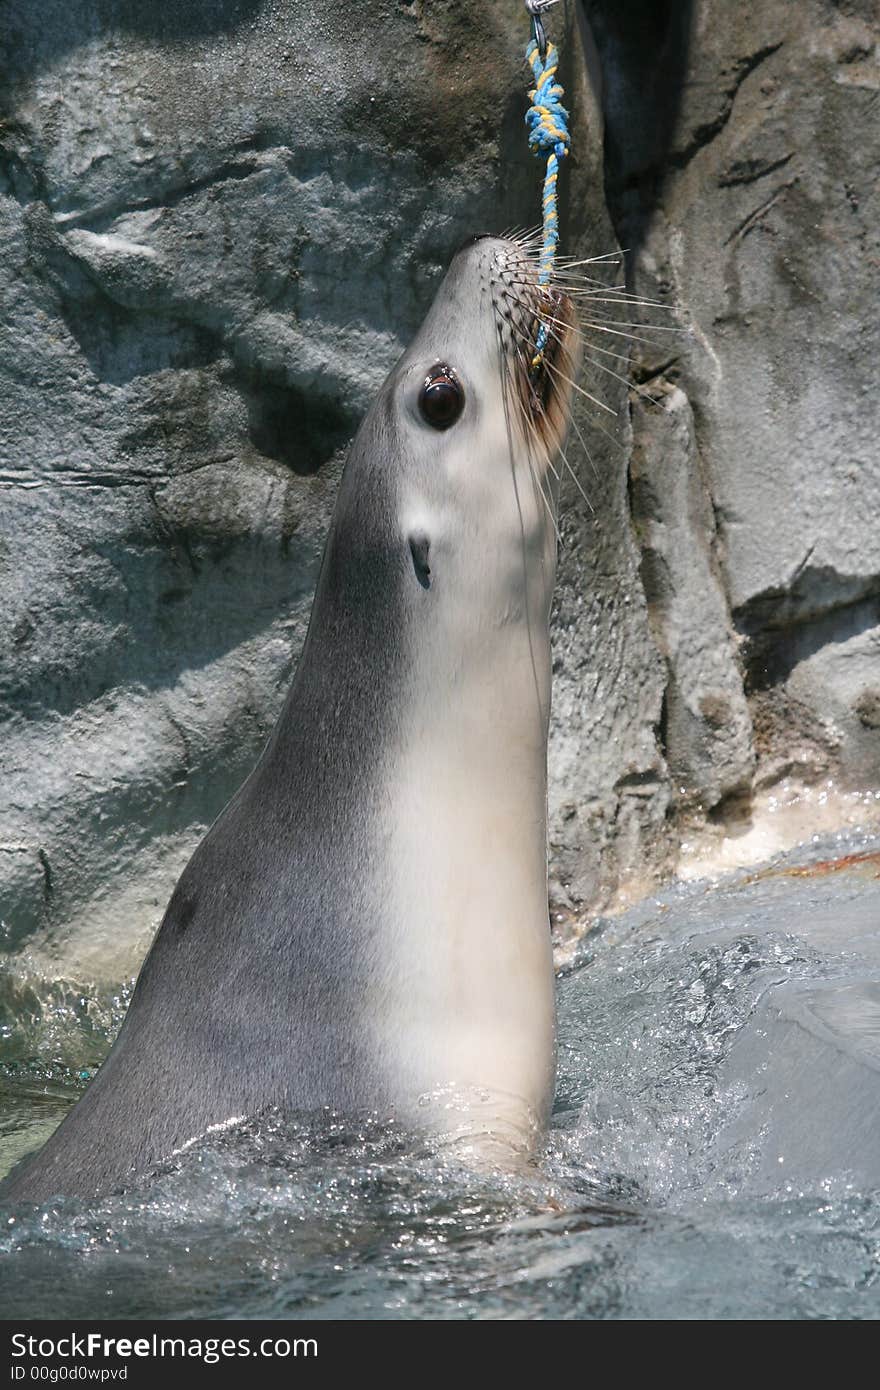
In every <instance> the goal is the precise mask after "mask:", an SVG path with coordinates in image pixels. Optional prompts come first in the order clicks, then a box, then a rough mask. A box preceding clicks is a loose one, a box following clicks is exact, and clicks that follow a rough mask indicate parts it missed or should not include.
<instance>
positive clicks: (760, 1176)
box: [0, 837, 880, 1319]
mask: <svg viewBox="0 0 880 1390" xmlns="http://www.w3.org/2000/svg"><path fill="white" fill-rule="evenodd" d="M846 855H854V856H856V857H855V858H853V859H851V860H850V861H849V862H847V861H846V860H845V859H844V858H843V856H846ZM829 861H833V862H829ZM559 999H560V1078H559V1087H558V1096H557V1104H556V1110H555V1114H554V1119H553V1124H552V1127H551V1131H550V1134H549V1136H548V1141H547V1145H546V1150H545V1153H544V1155H543V1157H542V1160H541V1163H540V1165H539V1166H538V1167H537V1168H536V1170H535V1172H534V1173H533V1174H532V1175H531V1176H523V1175H518V1176H509V1175H508V1176H487V1175H481V1176H475V1175H474V1174H473V1173H471V1172H469V1171H467V1170H466V1169H464V1168H462V1167H461V1166H459V1165H457V1164H456V1162H455V1161H454V1160H453V1159H452V1158H450V1156H449V1155H448V1154H444V1153H443V1152H442V1151H438V1150H437V1149H436V1147H432V1146H431V1145H430V1144H428V1143H426V1142H424V1141H419V1140H417V1139H413V1138H412V1137H411V1136H408V1135H406V1134H405V1133H402V1132H400V1131H398V1130H395V1129H393V1128H390V1127H388V1126H386V1125H380V1124H378V1123H377V1122H375V1121H371V1120H365V1121H363V1122H361V1123H358V1124H356V1125H354V1124H352V1123H351V1122H348V1123H347V1124H346V1123H345V1122H343V1121H341V1120H340V1119H338V1118H335V1117H332V1116H327V1115H323V1116H318V1117H300V1118H298V1119H295V1120H290V1119H286V1120H285V1119H282V1118H281V1117H272V1118H270V1119H267V1120H263V1121H262V1122H261V1123H259V1124H247V1125H244V1126H242V1127H240V1128H238V1129H236V1130H231V1131H228V1132H226V1133H225V1134H220V1135H215V1136H212V1137H211V1138H210V1139H208V1140H206V1141H203V1142H202V1143H201V1144H199V1145H197V1146H195V1147H193V1148H192V1149H190V1150H189V1151H188V1152H187V1153H185V1154H183V1155H182V1156H181V1157H180V1158H179V1159H177V1160H175V1161H174V1163H173V1164H170V1165H168V1166H167V1167H166V1169H165V1170H164V1171H162V1172H161V1173H160V1174H159V1175H158V1176H157V1177H156V1178H155V1179H154V1180H153V1181H152V1182H151V1183H149V1184H147V1185H145V1186H144V1187H143V1189H142V1190H140V1191H138V1192H131V1193H129V1194H127V1195H125V1196H121V1197H114V1198H108V1199H105V1200H103V1201H101V1202H98V1203H93V1204H90V1205H84V1204H82V1203H77V1202H64V1203H56V1204H54V1205H52V1206H51V1207H48V1208H46V1209H40V1208H37V1209H34V1208H32V1207H24V1206H22V1207H18V1208H14V1207H8V1206H7V1207H4V1208H2V1209H0V1250H2V1253H3V1259H2V1261H0V1283H2V1288H0V1300H2V1306H3V1308H4V1316H5V1317H7V1318H14V1317H19V1316H21V1317H40V1316H43V1317H48V1316H54V1317H62V1318H85V1317H101V1316H103V1317H117V1318H119V1317H172V1318H190V1317H209V1318H224V1317H245V1318H248V1317H267V1318H290V1317H310V1318H351V1319H365V1318H385V1319H397V1318H432V1319H448V1318H489V1319H496V1318H500V1319H507V1318H514V1319H520V1318H553V1319H571V1318H586V1319H593V1318H595V1319H616V1318H627V1319H630V1318H652V1319H653V1318H689V1319H694V1318H697V1319H702V1318H715V1319H717V1318H750V1319H755V1318H757V1319H781V1318H810V1319H811V1318H854V1319H862V1318H876V1317H877V1316H880V1133H878V1131H880V1124H878V1115H880V1105H878V1101H880V842H878V841H876V840H875V841H870V840H868V839H866V838H862V839H858V838H857V837H856V838H854V837H851V838H850V839H849V840H848V841H846V842H843V841H836V842H832V841H829V842H826V843H824V844H820V845H816V846H815V847H814V848H813V849H812V850H811V851H810V853H809V854H808V855H805V854H804V852H803V851H802V852H801V853H800V855H799V856H798V855H796V856H791V857H790V858H789V859H787V860H780V861H779V862H778V863H777V864H775V865H773V866H770V867H769V868H768V869H767V870H764V871H762V872H761V873H758V874H754V873H752V874H745V873H740V874H739V875H736V876H734V877H732V878H730V879H727V880H725V881H724V882H723V883H721V884H719V885H715V886H713V887H708V886H707V885H706V884H704V883H696V884H690V885H687V886H678V887H675V888H671V889H669V890H668V891H666V892H665V893H664V894H662V895H661V896H660V897H658V898H657V899H654V900H651V901H650V902H647V903H643V904H641V905H640V906H639V907H638V908H635V909H633V910H632V911H630V912H629V913H627V914H625V915H624V916H623V917H620V918H617V919H614V920H608V921H605V922H602V923H600V924H599V926H598V927H597V929H596V930H595V931H594V932H593V933H592V934H591V935H590V936H589V937H588V938H587V939H586V940H585V941H584V942H583V943H582V944H581V947H580V951H579V955H578V956H577V958H576V959H575V961H574V962H573V964H572V965H571V966H569V967H568V968H566V970H565V971H564V972H563V974H562V977H561V978H560V981H559ZM125 1002H126V995H125V994H124V993H118V994H115V995H114V994H112V993H111V994H108V995H107V996H106V997H98V996H94V997H93V996H90V995H89V994H88V992H83V991H78V990H75V989H73V988H68V987H65V986H61V985H59V986H56V987H55V988H54V989H53V991H52V993H51V995H50V996H48V997H46V996H39V995H38V994H37V993H35V992H34V990H33V989H32V988H31V987H30V986H28V985H27V984H26V983H22V982H19V983H18V984H13V983H9V982H7V986H6V996H5V997H4V998H3V999H2V1000H0V1018H2V1022H3V1025H4V1029H3V1037H4V1043H3V1049H4V1050H3V1057H4V1058H5V1062H4V1067H3V1083H2V1084H3V1092H2V1121H0V1151H2V1154H3V1157H4V1161H5V1164H6V1165H7V1166H8V1164H9V1163H10V1162H11V1161H12V1160H13V1159H14V1157H15V1156H16V1155H17V1154H18V1153H20V1152H23V1151H24V1150H25V1149H26V1148H29V1147H32V1146H33V1144H34V1143H36V1142H38V1141H39V1140H40V1139H42V1138H43V1137H45V1135H46V1134H48V1133H49V1132H50V1130H51V1128H52V1127H53V1126H54V1124H56V1123H57V1122H58V1120H59V1119H60V1117H61V1115H62V1114H63V1113H64V1110H65V1108H66V1107H67V1106H68V1105H69V1104H70V1103H71V1102H72V1100H73V1099H74V1098H75V1097H76V1095H77V1094H78V1093H79V1091H80V1090H81V1089H82V1087H83V1085H84V1084H85V1077H84V1075H83V1073H87V1072H88V1071H90V1070H91V1068H92V1067H93V1066H95V1065H96V1064H97V1062H98V1061H99V1060H100V1055H101V1053H102V1052H103V1051H104V1050H105V1049H106V1047H107V1045H108V1042H109V1039H110V1037H111V1036H112V1034H113V1031H114V1030H115V1028H116V1027H117V1026H118V1021H119V1017H120V1016H121V1013H122V1011H123V1009H124V1006H125Z"/></svg>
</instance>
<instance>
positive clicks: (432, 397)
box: [419, 367, 464, 430]
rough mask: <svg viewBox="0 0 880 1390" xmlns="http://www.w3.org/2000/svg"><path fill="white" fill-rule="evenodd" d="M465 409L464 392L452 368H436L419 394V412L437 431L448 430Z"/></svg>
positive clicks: (426, 379) (426, 378)
mask: <svg viewBox="0 0 880 1390" xmlns="http://www.w3.org/2000/svg"><path fill="white" fill-rule="evenodd" d="M463 409H464V391H462V389H461V386H460V384H459V382H458V380H457V379H456V376H455V373H454V372H453V370H452V368H451V367H435V368H434V370H433V371H432V372H431V373H430V375H428V376H426V377H425V384H424V386H423V387H422V389H421V391H420V392H419V410H420V411H421V412H422V415H423V416H424V418H425V419H426V420H427V422H428V424H429V425H432V426H433V427H434V429H435V430H448V429H449V426H450V425H454V424H455V422H456V420H457V419H458V417H459V415H460V414H461V412H462V410H463Z"/></svg>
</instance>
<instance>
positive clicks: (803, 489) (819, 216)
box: [0, 0, 880, 976]
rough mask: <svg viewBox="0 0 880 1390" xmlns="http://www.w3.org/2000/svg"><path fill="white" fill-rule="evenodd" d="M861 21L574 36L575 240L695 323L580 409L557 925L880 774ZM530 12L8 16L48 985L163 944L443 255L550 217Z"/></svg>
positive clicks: (25, 930)
mask: <svg viewBox="0 0 880 1390" xmlns="http://www.w3.org/2000/svg"><path fill="white" fill-rule="evenodd" d="M872 12H873V6H872V5H869V4H868V3H865V4H864V5H862V6H859V5H858V4H857V3H852V4H840V5H833V4H830V3H827V4H826V3H821V2H820V0H805V3H804V4H802V5H798V6H793V5H791V4H790V3H786V0H763V2H762V3H761V4H757V3H756V4H754V5H751V6H750V5H748V4H743V5H738V6H730V5H726V4H724V3H721V0H714V3H713V0H700V3H697V4H696V5H695V6H694V7H693V11H692V10H691V6H690V5H688V4H687V3H677V4H673V3H662V0H657V3H652V4H650V5H648V4H647V3H641V2H640V0H633V3H631V4H629V5H623V6H621V5H619V4H614V3H612V0H607V2H606V0H589V3H587V4H586V5H585V6H584V8H583V9H582V8H580V7H579V6H576V5H575V4H574V3H573V0H569V3H568V5H567V15H566V16H565V19H564V20H563V15H562V9H561V8H560V10H559V11H557V12H556V14H555V16H554V21H553V29H552V32H554V33H556V34H559V33H560V31H561V27H562V25H563V22H564V24H565V40H564V70H563V74H562V75H563V80H564V81H565V83H566V88H567V91H568V93H569V97H570V104H571V106H572V110H573V114H574V123H575V124H574V148H575V152H576V153H575V158H574V159H573V160H571V161H570V163H569V166H568V168H567V169H566V171H565V187H566V197H567V206H566V209H565V219H564V229H563V235H564V240H565V244H566V248H567V249H568V250H569V251H570V252H571V253H572V254H580V255H582V256H590V255H596V254H604V253H607V252H609V251H612V250H614V248H615V246H616V241H615V237H617V238H618V239H619V241H620V244H621V245H623V246H624V247H626V248H628V249H629V251H630V254H629V257H628V274H629V279H630V285H631V288H633V289H635V290H636V291H638V292H639V293H644V294H647V295H648V296H649V297H652V298H656V299H658V300H659V301H661V302H663V303H664V304H666V305H668V306H670V308H671V313H669V314H668V315H667V316H666V318H663V319H660V318H658V314H659V311H653V310H650V311H645V314H644V317H645V319H646V322H647V323H648V328H646V329H645V331H644V333H642V332H641V331H637V330H633V331H634V332H636V336H637V338H639V339H640V340H641V339H645V341H637V342H635V343H633V344H630V342H629V339H628V338H626V337H620V338H618V337H616V336H615V337H613V338H612V339H611V343H612V346H613V347H614V348H615V349H618V350H619V351H620V352H621V353H623V354H624V355H626V354H628V353H630V351H632V353H633V360H632V362H631V363H627V361H625V360H624V361H617V360H616V359H615V358H614V357H611V356H609V355H608V354H607V352H606V353H605V354H603V353H602V352H594V353H593V354H592V359H591V361H590V362H588V364H587V367H586V377H585V389H588V390H589V391H590V393H591V394H594V395H596V396H599V397H601V399H602V401H603V403H604V404H606V405H608V406H610V407H611V408H612V410H614V411H615V412H616V414H614V415H606V414H605V412H603V411H600V410H599V409H598V408H597V407H594V406H593V405H591V403H590V402H589V401H588V400H587V399H586V398H582V399H581V400H580V402H579V410H578V420H577V433H576V435H575V437H574V438H573V441H572V446H571V450H570V452H569V458H570V462H571V466H572V472H573V473H576V474H577V477H578V482H577V483H575V481H574V480H573V479H572V478H568V479H567V481H566V484H565V486H564V489H563V514H562V521H561V532H562V542H563V545H562V557H561V567H560V583H559V591H558V601H557V607H556V616H555V695H554V699H555V708H554V727H553V737H552V745H551V782H552V787H551V816H552V847H551V851H552V863H553V870H554V895H555V897H556V898H557V900H558V901H559V902H560V903H562V904H564V905H568V906H569V907H572V908H577V907H578V905H580V904H587V905H589V906H592V905H595V904H598V903H603V902H607V901H608V900H609V899H610V898H611V897H612V896H613V895H614V894H615V893H617V892H618V891H619V889H620V888H621V886H626V885H630V886H631V887H632V889H633V891H634V890H635V889H636V888H637V887H638V885H640V884H641V885H643V884H644V883H645V881H646V880H647V879H650V878H651V876H652V875H655V874H657V873H660V872H662V871H663V870H664V869H665V868H666V867H668V866H669V864H670V862H671V861H672V860H673V859H674V856H675V850H676V845H677V843H678V833H677V832H678V828H679V826H680V825H681V824H683V823H684V822H685V821H694V820H697V821H699V820H700V819H702V818H707V817H708V818H710V819H711V818H714V819H715V820H716V821H718V822H719V823H720V824H721V825H723V824H725V823H726V820H727V819H728V818H729V817H730V816H733V815H735V816H737V817H739V818H742V817H743V816H744V815H747V814H748V810H749V804H750V798H751V795H752V793H753V790H754V788H755V786H756V785H770V784H773V783H774V782H775V781H778V780H779V779H780V778H782V777H783V776H785V775H786V774H788V773H790V772H791V770H792V769H796V770H797V771H798V774H799V776H801V777H806V778H812V779H816V778H822V777H828V776H835V777H838V778H841V779H843V782H844V783H847V784H853V785H859V786H874V787H876V786H878V785H880V713H878V711H880V538H878V527H877V525H876V519H875V516H874V511H875V508H876V498H877V496H878V482H880V477H878V473H880V462H878V451H877V446H876V443H875V439H876V435H877V425H878V421H877V410H878V407H877V392H876V390H875V389H874V382H873V377H874V375H875V373H874V367H873V363H874V360H875V357H876V344H875V342H874V339H875V338H876V335H877V333H878V329H877V325H876V315H875V314H872V313H871V312H869V310H868V306H869V305H870V304H871V302H872V299H873V302H875V303H876V282H877V274H878V265H880V259H878V248H877V226H878V216H877V213H878V208H877V200H878V193H877V185H878V180H877V174H878V147H877V137H876V129H877V113H878V108H877V85H878V76H877V49H876V40H877V33H876V18H872ZM525 30H526V26H525V19H524V15H523V12H522V7H521V5H520V4H519V3H518V0H486V3H483V4H480V5H473V4H469V3H466V2H465V0H430V3H429V0H424V2H423V3H422V2H421V0H412V3H404V0H400V2H399V3H397V4H388V3H380V0H362V3H360V4H358V5H356V6H355V5H351V4H348V3H343V0H326V3H324V4H322V5H321V6H315V5H311V4H307V3H304V0H293V3H288V4H285V5H283V6H282V5H277V4H273V3H270V0H189V3H188V4H187V5H186V6H179V5H174V4H172V3H171V0H154V3H153V4H152V5H150V6H143V5H140V4H136V3H134V0H64V3H61V0H46V3H44V4H42V5H40V6H34V5H32V4H29V3H28V0H7V4H6V6H5V10H4V25H3V32H2V35H0V71H2V74H3V83H2V87H0V91H2V97H0V101H2V112H0V224H2V227H0V294H2V296H3V314H2V322H0V576H2V578H0V585H2V588H0V592H2V596H3V603H2V611H0V707H2V716H0V717H2V721H3V730H4V732H3V741H2V748H0V767H2V787H3V795H2V810H0V819H2V826H0V901H2V908H0V917H2V932H3V938H2V944H3V946H4V947H5V948H6V949H8V950H18V949H20V948H21V947H22V946H25V945H26V946H27V948H28V951H29V953H30V954H29V959H31V961H32V962H33V963H34V964H35V965H40V968H45V969H47V970H50V971H52V970H61V969H67V968H68V967H70V966H71V962H73V963H74V964H75V967H76V969H77V970H78V971H79V972H81V973H88V972H91V973H95V972H105V973H108V974H109V975H111V976H112V975H113V973H114V972H116V973H118V972H119V971H120V970H123V969H127V968H129V967H130V964H131V963H132V962H133V961H135V960H136V958H137V955H138V952H140V951H141V950H142V949H143V945H144V943H145V942H146V940H147V939H148V937H149V934H150V932H151V931H152V930H153V929H154V927H155V925H156V923H157V921H158V919H159V916H160V915H161V910H162V907H163V905H164V902H165V900H166V899H167V896H168V893H169V891H170V887H171V886H172V883H173V880H174V877H175V875H176V873H177V872H178V870H179V867H180V866H181V864H182V862H183V860H184V859H185V858H186V856H187V854H188V853H189V851H190V849H191V847H192V845H193V844H194V842H195V841H196V840H197V839H198V837H199V835H200V834H201V833H202V831H203V828H204V826H205V824H207V823H208V822H209V821H210V820H211V819H212V818H213V816H214V815H215V814H216V813H217V812H218V811H219V810H220V808H221V807H222V805H223V804H224V802H225V800H226V799H227V798H228V796H229V795H230V794H231V792H232V790H233V789H234V787H235V786H236V785H237V784H238V782H239V781H240V780H241V779H242V778H243V776H244V775H245V774H246V772H247V770H248V769H249V767H250V766H251V765H252V763H253V761H254V759H255V757H256V755H257V752H258V750H259V748H260V746H261V743H262V741H263V740H264V738H265V736H266V733H267V731H268V729H269V727H270V726H271V723H272V720H273V718H274V716H275V714H276V712H277V710H278V708H279V705H280V702H281V699H282V698H283V694H284V691H285V689H286V687H287V685H288V683H289V680H290V676H291V672H292V669H293V666H294V664H295V660H296V655H297V652H298V649H299V644H300V642H301V640H302V637H303V634H304V630H305V624H306V622H307V618H308V610H309V604H310V596H311V588H312V584H313V582H314V578H315V574H316V567H317V563H318V561H319V558H320V552H321V546H322V542H323V535H324V531H325V528H326V524H327V519H328V516H329V511H330V508H331V506H332V499H333V493H334V488H335V482H336V479H337V477H338V472H339V467H340V462H341V457H342V454H343V452H344V447H345V444H346V442H347V440H348V439H349V438H350V436H351V434H352V432H353V429H354V427H355V425H356V422H357V420H358V418H359V416H360V414H361V413H362V411H363V410H364V408H365V405H366V403H367V401H368V400H369V398H370V396H371V394H372V392H373V391H374V390H375V388H376V386H377V385H378V384H379V382H380V381H381V379H382V377H383V375H384V373H385V372H386V370H387V369H388V367H389V366H390V365H391V364H392V362H393V361H394V359H395V357H396V355H397V353H398V352H399V351H400V349H401V347H402V345H403V344H404V343H405V342H406V340H407V339H408V337H409V336H410V335H411V334H412V332H413V330H414V328H415V326H416V324H417V323H418V321H419V319H420V317H421V315H422V314H423V312H424V310H425V308H426V306H427V304H428V303H429V301H430V299H431V296H432V294H433V292H434V289H435V288H436V285H437V283H438V280H439V278H440V277H441V276H442V274H443V271H444V269H445V267H446V265H447V264H448V261H449V258H450V256H451V254H452V253H453V252H454V250H455V248H456V246H457V245H458V243H459V242H460V241H461V240H462V239H463V238H464V237H465V236H466V235H468V234H470V233H472V232H474V231H480V230H501V229H503V228H504V227H505V226H510V225H523V224H530V223H533V222H534V220H535V216H536V209H537V200H538V182H537V180H538V175H539V171H538V169H537V166H536V165H535V164H534V163H533V162H531V161H530V160H528V159H527V158H526V156H525V154H524V132H523V127H522V115H523V109H524V89H525V85H526V80H525V72H524V69H523V66H522V57H521V54H522V45H523V42H524V35H525ZM603 115H604V122H605V136H604V140H603V119H602V117H603ZM606 308H607V306H606ZM597 312H599V313H600V314H603V313H605V312H606V309H602V310H600V311H597ZM610 312H611V313H612V314H614V313H616V314H617V317H618V318H619V317H620V313H619V311H617V310H611V311H610ZM597 322H598V324H599V326H598V328H596V330H595V331H594V332H593V333H592V339H591V340H592V341H593V342H594V344H595V345H596V346H597V347H598V348H602V347H603V345H605V346H607V343H608V338H607V336H606V337H599V336H598V335H599V334H606V335H607V333H608V320H607V319H605V318H601V321H600V320H597ZM669 327H674V328H675V329H676V330H677V331H676V332H674V333H668V332H667V331H666V329H667V328H669ZM872 349H873V351H872ZM619 378H625V379H619ZM631 386H632V387H634V388H635V389H630V387H631ZM580 437H582V441H583V443H581V438H580ZM588 454H589V457H587V455H588ZM583 494H586V496H584V495H583ZM41 963H42V964H41ZM71 968H72V967H71Z"/></svg>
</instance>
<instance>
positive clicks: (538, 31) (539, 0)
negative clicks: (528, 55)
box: [526, 0, 559, 59]
mask: <svg viewBox="0 0 880 1390" xmlns="http://www.w3.org/2000/svg"><path fill="white" fill-rule="evenodd" d="M558 3H559V0H526V9H527V10H528V12H529V16H530V18H531V21H532V38H533V39H534V40H535V43H536V44H537V45H538V52H539V53H540V55H541V58H542V59H543V58H546V56H547V35H546V33H545V31H544V23H543V20H542V18H541V16H542V15H543V13H544V11H545V10H549V9H550V7H551V5H556V4H558Z"/></svg>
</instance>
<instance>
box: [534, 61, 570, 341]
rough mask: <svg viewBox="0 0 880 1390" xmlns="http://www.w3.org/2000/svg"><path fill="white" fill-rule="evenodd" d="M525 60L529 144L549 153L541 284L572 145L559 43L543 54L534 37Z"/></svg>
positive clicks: (555, 238)
mask: <svg viewBox="0 0 880 1390" xmlns="http://www.w3.org/2000/svg"><path fill="white" fill-rule="evenodd" d="M526 60H527V62H529V63H530V64H531V68H532V73H533V74H534V78H535V85H534V87H533V88H532V90H531V91H530V92H529V100H530V102H531V103H532V104H531V106H530V107H529V109H528V111H527V112H526V125H527V126H528V128H529V148H530V149H531V150H532V151H533V153H534V154H536V155H538V156H539V157H540V158H543V157H545V156H546V159H547V172H546V174H545V176H544V195H543V201H542V210H543V242H542V245H541V255H540V258H539V262H538V284H539V285H548V284H549V283H550V279H551V277H552V275H553V262H554V260H555V257H556V248H557V246H558V244H559V211H558V208H557V180H558V177H559V161H560V160H561V159H564V158H565V156H566V155H567V154H568V152H569V150H570V148H571V136H570V135H569V133H568V112H567V111H566V109H565V107H564V106H563V105H562V102H561V98H562V97H563V96H564V92H563V90H562V88H561V87H560V85H559V83H558V82H557V81H555V77H556V69H557V67H558V66H559V54H558V53H557V51H556V45H555V44H552V43H548V44H547V49H546V52H545V54H544V56H543V58H542V57H541V49H540V46H539V44H538V42H537V40H536V39H534V38H533V39H532V41H531V43H530V44H529V46H528V48H527V49H526ZM548 336H549V335H548V329H547V325H546V324H544V323H542V324H541V326H540V328H539V329H538V334H537V338H536V340H535V355H534V357H533V358H532V367H533V368H535V367H538V366H540V364H541V360H542V358H543V356H544V348H545V347H546V345H547V338H548Z"/></svg>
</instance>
